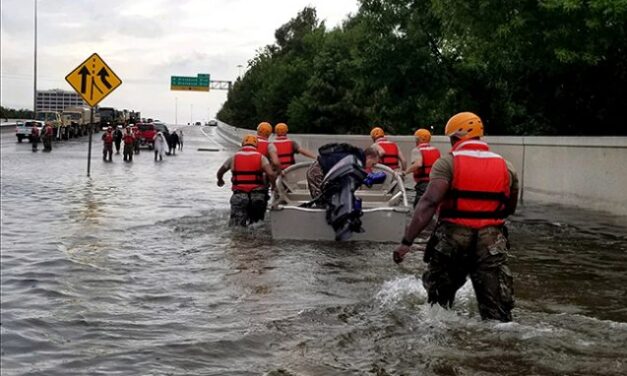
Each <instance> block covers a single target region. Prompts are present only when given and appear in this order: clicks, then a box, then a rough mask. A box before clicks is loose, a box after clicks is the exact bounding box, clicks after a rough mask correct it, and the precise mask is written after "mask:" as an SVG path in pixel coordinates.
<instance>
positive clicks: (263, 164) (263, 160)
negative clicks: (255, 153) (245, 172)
mask: <svg viewBox="0 0 627 376" xmlns="http://www.w3.org/2000/svg"><path fill="white" fill-rule="evenodd" d="M269 164H270V161H269V160H268V158H266V156H265V155H262V156H261V167H266V166H268V165H269Z"/></svg>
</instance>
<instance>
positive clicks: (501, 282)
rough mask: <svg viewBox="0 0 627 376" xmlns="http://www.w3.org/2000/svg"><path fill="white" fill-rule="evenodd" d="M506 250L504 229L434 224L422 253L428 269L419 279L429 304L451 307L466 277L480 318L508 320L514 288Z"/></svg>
mask: <svg viewBox="0 0 627 376" xmlns="http://www.w3.org/2000/svg"><path fill="white" fill-rule="evenodd" d="M508 249H509V242H508V240H507V230H506V228H505V227H504V226H503V227H485V228H482V229H479V230H475V229H471V228H468V227H463V226H458V225H454V224H451V223H446V222H440V223H438V224H437V226H436V228H435V231H434V233H433V235H431V238H430V239H429V242H428V244H427V249H426V250H425V262H427V263H428V267H427V270H426V271H425V273H424V274H423V276H422V283H423V285H424V287H425V289H426V290H427V293H428V300H429V303H431V304H432V305H433V304H435V303H438V304H439V305H441V306H442V307H444V308H451V307H452V306H453V301H454V299H455V293H456V292H457V290H459V289H460V288H461V287H462V286H463V285H464V283H465V282H466V278H467V277H468V276H470V280H471V281H472V285H473V288H474V290H475V295H476V297H477V303H478V306H479V313H480V315H481V318H482V319H484V320H488V319H492V320H500V321H503V322H508V321H511V320H512V313H511V311H512V308H513V307H514V291H513V290H514V289H513V278H512V273H511V271H510V270H509V268H508V267H507V251H508Z"/></svg>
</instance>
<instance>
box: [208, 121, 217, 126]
mask: <svg viewBox="0 0 627 376" xmlns="http://www.w3.org/2000/svg"><path fill="white" fill-rule="evenodd" d="M209 126H210V127H217V126H218V122H217V121H216V120H209Z"/></svg>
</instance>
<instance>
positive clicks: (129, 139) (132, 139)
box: [124, 133, 135, 145]
mask: <svg viewBox="0 0 627 376" xmlns="http://www.w3.org/2000/svg"><path fill="white" fill-rule="evenodd" d="M133 142H135V137H133V135H132V134H128V133H125V134H124V143H125V144H127V145H128V144H132V143H133Z"/></svg>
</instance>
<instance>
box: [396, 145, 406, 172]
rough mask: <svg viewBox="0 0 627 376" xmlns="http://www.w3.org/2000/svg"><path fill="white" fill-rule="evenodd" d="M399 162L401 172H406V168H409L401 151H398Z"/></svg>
mask: <svg viewBox="0 0 627 376" xmlns="http://www.w3.org/2000/svg"><path fill="white" fill-rule="evenodd" d="M398 160H399V161H400V165H401V171H402V172H405V168H406V167H407V160H406V159H405V156H404V155H403V153H402V152H401V150H400V149H399V150H398Z"/></svg>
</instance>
